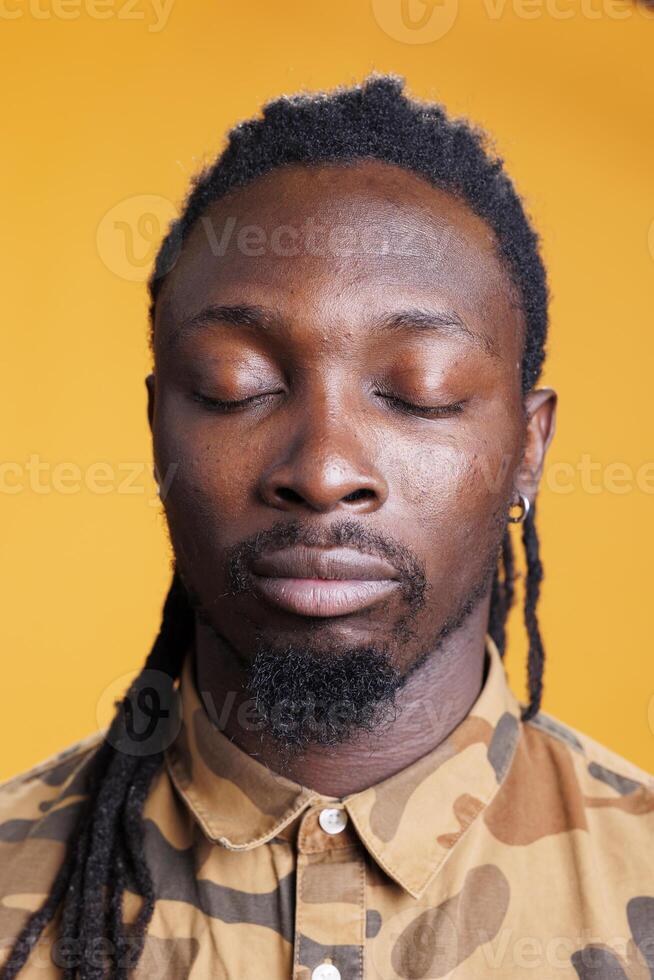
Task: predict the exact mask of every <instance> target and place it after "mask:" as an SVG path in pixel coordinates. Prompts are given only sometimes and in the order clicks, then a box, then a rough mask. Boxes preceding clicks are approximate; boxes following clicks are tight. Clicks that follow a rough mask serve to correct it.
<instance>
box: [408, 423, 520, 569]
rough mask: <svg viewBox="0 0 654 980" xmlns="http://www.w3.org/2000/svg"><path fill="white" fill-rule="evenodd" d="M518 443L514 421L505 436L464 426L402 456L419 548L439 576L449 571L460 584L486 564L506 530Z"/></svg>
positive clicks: (409, 509) (409, 508) (429, 567)
mask: <svg viewBox="0 0 654 980" xmlns="http://www.w3.org/2000/svg"><path fill="white" fill-rule="evenodd" d="M518 445H519V442H518V432H517V430H514V429H513V427H510V426H509V427H507V429H506V430H505V435H504V436H503V438H501V439H499V438H495V439H491V438H488V437H486V436H485V435H484V434H483V432H482V434H481V435H480V433H479V430H476V431H475V432H474V433H473V432H472V431H471V432H469V433H463V432H462V431H461V430H459V432H458V433H457V435H456V437H455V436H452V437H451V439H449V440H447V441H445V440H441V441H439V443H438V444H437V445H434V444H433V443H427V442H425V443H424V444H423V445H422V446H419V447H418V448H417V449H416V448H415V447H414V448H413V450H412V452H411V453H410V454H409V453H407V454H406V455H404V456H403V457H402V460H401V464H400V467H399V468H398V471H397V480H398V483H397V486H398V487H399V488H400V491H399V492H400V496H401V498H402V500H403V501H404V503H405V504H406V507H407V511H410V512H411V514H412V518H411V524H412V526H413V527H414V528H415V530H414V532H413V534H414V535H415V538H414V540H415V546H416V549H419V550H420V552H421V553H422V554H423V556H424V559H425V562H426V565H427V567H428V569H429V572H430V576H431V577H433V578H434V579H439V580H443V578H444V577H448V576H449V577H451V581H452V583H453V584H454V583H455V582H457V581H458V580H459V579H460V580H461V581H463V579H466V580H467V579H468V577H473V576H474V574H475V573H476V571H477V570H478V569H479V568H481V567H482V565H483V564H484V561H485V560H486V558H487V556H488V549H489V548H491V547H494V545H495V543H496V541H497V537H498V534H501V530H502V527H503V515H504V509H505V505H506V503H507V501H508V498H509V496H510V493H511V487H512V481H513V471H514V467H515V465H516V463H517V459H518V456H519V453H518ZM404 518H405V519H406V513H405V515H404ZM400 520H401V518H400ZM476 559H478V561H476Z"/></svg>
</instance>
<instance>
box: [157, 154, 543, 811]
mask: <svg viewBox="0 0 654 980" xmlns="http://www.w3.org/2000/svg"><path fill="white" fill-rule="evenodd" d="M207 217H208V218H209V219H210V222H211V228H212V229H213V236H212V234H211V233H210V234H209V235H208V234H207V226H206V224H204V225H203V224H202V223H198V224H196V226H195V228H194V229H193V231H192V232H191V234H190V237H189V239H188V240H187V242H186V243H185V245H184V247H183V249H182V253H181V255H180V257H179V259H178V261H177V263H176V265H175V266H174V268H173V270H172V271H171V272H170V273H169V275H168V277H167V279H166V281H165V283H164V285H163V287H162V290H161V293H160V295H159V298H158V301H157V305H156V311H155V331H154V337H155V343H154V354H155V364H154V373H153V374H152V375H150V376H149V377H148V379H147V386H148V394H149V420H150V426H151V429H152V434H153V445H154V459H155V469H156V473H157V474H158V479H159V480H160V481H161V483H162V484H163V485H164V486H166V481H167V474H170V473H171V469H170V468H171V466H172V467H175V466H176V469H175V470H174V477H173V478H172V481H171V482H170V485H169V486H168V488H167V491H166V493H165V496H164V506H165V509H166V516H167V520H168V524H169V528H170V533H171V539H172V543H173V548H174V551H175V554H176V558H177V561H178V564H179V566H180V568H181V569H182V571H183V574H184V578H185V581H187V583H188V584H189V586H190V587H191V588H192V590H193V592H194V593H195V594H196V596H197V597H198V598H199V600H200V601H201V603H202V607H203V609H204V611H205V614H206V615H208V616H209V618H210V622H211V626H212V627H213V628H210V627H209V626H208V625H206V624H204V623H202V622H199V623H198V630H197V646H196V680H197V683H198V687H199V689H200V691H201V692H206V693H207V695H208V697H209V699H210V703H211V704H212V705H213V707H215V710H216V711H217V712H218V714H220V712H221V709H222V708H224V707H225V698H226V696H227V694H228V692H233V694H232V695H231V700H230V701H229V705H228V706H231V710H229V712H227V713H226V714H227V719H226V725H225V731H226V734H227V735H228V736H229V737H230V738H232V739H234V741H235V742H236V743H237V744H238V745H239V746H240V747H241V748H243V749H244V750H245V751H246V752H249V753H251V754H253V755H255V756H256V757H257V758H258V759H259V761H261V762H263V763H264V764H266V765H268V766H270V767H271V768H272V769H278V768H279V767H280V765H281V764H280V758H279V753H278V750H277V746H276V745H275V744H274V740H272V739H269V738H266V737H262V735H261V733H260V732H259V731H258V730H251V726H248V725H247V724H244V723H243V716H242V715H241V717H240V719H239V716H238V711H237V708H238V706H239V704H241V703H242V702H244V701H245V700H246V699H247V698H248V694H247V692H246V691H245V690H244V689H243V679H244V675H245V671H246V669H247V666H248V663H249V656H250V651H251V650H252V647H253V643H254V640H255V636H257V635H263V636H264V637H268V638H270V639H271V640H275V641H279V640H280V639H281V640H284V639H288V640H292V641H293V642H296V643H297V642H302V643H304V644H306V646H307V647H309V648H310V649H311V650H312V651H314V652H315V655H316V656H332V657H335V656H338V655H339V650H342V649H344V648H345V647H350V648H351V647H353V646H357V645H365V644H368V643H371V642H385V643H386V644H387V646H388V648H389V650H390V651H391V653H392V657H393V662H394V664H395V665H396V666H397V667H398V669H399V670H400V671H401V672H402V673H406V672H409V675H408V679H407V681H406V683H405V685H404V686H403V687H402V688H401V689H400V691H399V693H398V697H397V704H398V707H399V709H400V710H399V712H398V715H397V718H396V720H395V721H394V722H393V723H392V725H390V726H389V727H387V728H386V729H385V730H384V732H383V737H381V738H380V737H378V736H376V735H371V734H361V735H360V736H357V737H355V738H352V739H351V740H349V741H347V742H345V743H343V744H340V745H337V746H335V747H332V748H329V749H327V748H325V747H322V746H312V747H310V748H309V749H308V750H307V751H306V752H305V753H304V754H303V755H302V756H301V757H299V758H297V759H296V760H294V761H293V762H292V763H291V765H290V766H287V767H286V768H284V775H286V776H290V777H291V778H294V779H296V780H297V781H298V782H300V783H302V784H304V785H305V786H309V787H311V788H314V789H316V790H318V791H319V792H321V793H323V794H325V795H328V796H334V797H343V796H346V795H348V794H349V793H353V792H357V791H359V790H361V789H363V788H365V787H367V786H370V785H373V784H374V783H376V782H378V781H379V780H381V779H384V778H386V777H388V776H390V775H392V774H393V773H395V772H397V771H399V770H401V769H403V768H404V767H406V766H407V765H409V764H410V763H412V762H413V761H415V760H416V759H418V758H420V757H421V756H423V755H424V754H425V753H427V752H429V751H430V750H431V749H433V748H434V747H435V746H437V745H438V744H439V743H440V742H441V741H442V740H443V739H444V738H446V737H447V735H448V734H449V733H450V732H451V731H452V730H453V728H455V727H456V725H457V724H458V723H459V722H460V721H461V720H462V718H463V717H464V716H465V715H466V714H467V712H468V711H469V709H470V707H471V705H472V704H473V702H474V701H475V699H476V698H477V696H478V695H479V691H480V688H481V685H482V681H483V667H484V635H485V632H486V629H487V623H488V612H489V603H490V596H489V595H488V594H486V595H485V596H484V597H483V598H481V600H479V601H478V602H477V604H476V605H475V606H474V608H473V610H472V612H471V613H470V614H469V615H468V616H467V618H466V619H465V620H464V622H463V624H462V625H461V626H460V628H458V629H456V630H455V631H454V632H452V633H450V634H449V635H448V636H446V637H445V639H444V640H443V642H442V643H441V644H440V645H439V646H438V648H437V649H434V651H433V655H432V654H430V651H431V649H432V647H433V646H434V637H435V636H436V635H437V634H438V632H439V630H440V629H441V627H442V626H443V624H444V623H445V622H446V621H447V620H448V617H450V616H452V614H453V612H454V611H455V610H456V609H457V608H458V607H459V606H460V605H461V603H462V602H463V600H464V599H465V597H466V596H467V595H469V593H470V591H471V590H472V589H473V588H474V586H475V585H476V584H477V583H478V581H479V580H480V577H482V576H483V573H484V567H485V562H487V561H488V557H489V555H492V554H493V552H494V549H496V548H497V546H498V544H499V542H500V541H501V535H502V530H503V528H504V527H505V526H506V517H507V515H508V507H509V506H510V504H511V502H512V501H516V500H517V491H521V492H522V493H524V494H525V495H526V496H527V497H528V498H529V500H530V501H531V502H533V501H534V499H535V496H536V493H537V489H538V483H539V480H540V477H541V474H542V470H543V464H544V458H545V452H546V450H547V447H548V445H549V443H550V440H551V438H552V436H553V434H554V423H555V407H556V394H555V392H554V391H553V390H552V389H550V388H538V389H534V390H532V391H530V392H529V393H528V394H527V395H526V397H524V398H523V395H522V391H521V370H520V369H521V351H522V344H523V338H524V320H523V315H522V313H521V310H520V307H519V303H518V300H517V296H516V295H515V291H514V289H513V287H512V285H511V282H510V279H509V276H508V274H507V271H506V269H505V267H504V266H503V264H502V262H501V260H500V258H499V257H498V255H497V250H496V245H495V241H494V237H493V234H492V231H491V230H490V229H489V227H488V226H487V225H486V224H485V222H484V221H482V220H481V219H480V218H478V217H476V216H475V215H474V214H473V213H472V211H471V210H470V209H469V208H468V207H467V206H466V205H465V204H463V203H462V202H460V201H458V200H456V199H455V198H454V197H453V196H451V195H450V194H448V193H445V192H443V191H441V190H438V189H436V188H434V187H432V186H431V185H430V184H428V183H427V182H426V181H425V180H423V179H422V178H420V177H418V176H416V175H413V174H411V173H408V172H406V171H404V170H401V169H399V168H396V167H393V166H390V165H387V164H384V163H382V162H379V161H364V162H358V163H356V164H355V165H353V166H350V167H344V166H339V165H324V166H317V167H304V166H293V167H288V168H286V169H284V170H278V171H275V172H273V173H271V174H268V175H266V176H264V177H261V178H258V179H257V180H255V181H253V182H252V183H250V184H248V185H247V186H245V187H243V188H240V189H237V190H236V191H233V192H231V193H230V195H229V196H228V197H227V198H224V199H223V200H221V201H219V202H217V203H215V204H214V205H212V207H211V208H210V210H209V212H208V214H207ZM230 217H232V218H235V219H236V221H237V224H236V226H235V227H234V232H233V235H232V237H231V240H230V242H229V243H228V244H227V247H223V248H222V253H223V254H215V252H216V248H215V246H216V240H217V239H220V237H221V234H222V232H223V229H224V228H225V227H226V225H225V222H226V221H227V220H228V219H229V218H230ZM307 221H313V222H314V227H315V226H318V227H319V228H320V229H322V232H321V234H322V238H321V239H320V242H321V243H322V245H320V244H319V245H318V247H314V246H312V247H306V244H305V243H306V239H303V238H302V236H301V235H299V236H298V234H297V231H298V230H302V229H306V227H307ZM243 225H256V226H257V227H258V228H260V229H263V236H265V237H263V238H262V237H261V235H262V233H261V232H259V233H252V237H251V238H249V239H245V238H243V237H241V239H240V244H239V241H238V240H237V239H238V231H239V229H240V228H241V227H242V226H243ZM371 225H373V226H375V228H376V229H377V231H379V230H380V229H383V231H384V233H385V237H386V240H388V241H390V242H391V243H394V244H393V245H392V246H391V248H390V250H389V251H387V254H372V253H373V252H374V249H372V250H371V249H370V248H368V249H367V250H366V247H365V243H368V244H369V243H370V241H371V237H370V231H371ZM284 226H291V227H292V228H293V229H295V230H296V234H295V237H293V234H292V233H291V232H289V231H288V229H287V230H286V231H284ZM337 226H347V228H348V229H349V232H347V234H346V233H343V232H337V231H334V229H335V228H336V227H337ZM280 228H281V229H282V230H281V231H280ZM330 231H331V232H332V237H331V238H329V237H328V236H329V233H330ZM275 236H277V237H275ZM337 236H340V237H337ZM344 236H345V237H344ZM409 236H410V237H409ZM212 241H213V245H214V248H213V251H212ZM375 241H377V242H378V241H379V238H376V239H375ZM262 242H263V247H261V246H262ZM244 243H245V247H244ZM357 243H359V245H357ZM361 243H364V244H363V246H361ZM224 244H225V243H224V242H223V246H224ZM257 248H258V249H259V251H260V252H262V254H251V253H252V252H253V250H254V249H257ZM348 248H349V249H350V251H351V252H353V254H343V253H344V252H345V253H347V251H348ZM316 251H318V252H319V253H321V254H314V253H315V252H316ZM339 252H340V254H338V253H339ZM377 252H379V250H377ZM248 253H249V254H248ZM289 253H291V254H289ZM407 253H408V254H407ZM218 306H220V307H222V308H224V307H229V308H231V309H232V312H233V308H235V307H238V308H239V312H237V313H233V315H232V316H230V315H229V314H228V315H227V318H225V315H224V309H223V310H221V311H219V312H217V311H216V310H215V307H218ZM208 308H214V309H213V312H211V313H209V314H206V313H205V315H204V316H203V318H201V320H198V319H197V314H198V313H200V311H203V310H204V311H206V310H207V309H208ZM243 308H247V310H248V311H249V312H248V315H247V316H244V315H243ZM416 311H420V315H419V314H418V313H417V312H416ZM194 317H195V318H196V319H195V323H194V324H193V325H191V324H190V321H191V319H192V318H194ZM393 318H394V319H393ZM230 319H231V320H232V321H234V322H228V321H229V320H230ZM391 320H392V321H393V326H392V328H391V327H389V326H388V324H389V322H390V321H391ZM236 321H238V322H236ZM382 321H384V322H385V323H386V326H385V327H382V326H380V324H381V322H382ZM198 396H200V399H199V400H198ZM255 396H262V397H261V398H260V399H259V400H258V401H250V402H245V403H244V404H242V405H241V406H237V407H236V408H235V409H233V410H231V411H227V412H225V411H223V410H221V409H216V407H212V406H211V405H210V403H209V402H208V401H207V399H214V400H216V399H218V400H220V401H236V400H243V399H247V398H253V397H255ZM398 399H399V401H398ZM346 517H347V518H350V519H352V520H354V521H356V522H357V523H359V524H361V525H362V526H364V527H366V528H370V529H372V530H374V531H375V532H376V533H377V534H379V535H381V536H383V538H384V539H385V540H388V541H389V542H395V543H397V544H398V545H399V546H401V547H402V548H403V549H405V550H406V551H407V552H408V553H410V554H411V555H412V556H414V558H415V559H416V561H417V562H418V563H419V565H420V567H421V568H423V569H424V573H425V576H426V580H427V586H428V587H427V590H426V594H425V601H424V603H423V605H422V607H421V608H420V609H419V610H418V611H417V613H416V614H415V616H414V617H413V618H412V622H411V636H410V638H408V639H407V638H406V637H405V638H404V639H403V640H402V641H400V640H398V639H397V638H396V637H395V636H394V632H393V630H394V627H395V626H396V624H397V622H398V620H399V619H400V618H401V616H402V615H403V614H406V604H405V603H404V600H403V598H402V595H401V590H400V589H397V590H395V591H393V592H392V593H391V595H390V596H387V597H386V598H384V599H383V601H380V602H378V603H376V604H373V605H371V606H369V607H368V608H366V609H363V610H359V611H357V612H354V613H350V614H345V615H332V616H325V617H318V616H301V615H297V614H294V613H292V612H289V611H285V610H283V609H279V608H277V607H273V606H270V605H269V604H267V603H266V602H265V601H262V600H261V599H260V598H259V597H258V596H256V595H253V594H244V595H243V594H241V595H236V596H234V595H230V594H229V591H230V588H229V582H228V579H227V575H226V569H225V554H226V550H227V549H229V548H230V547H232V546H233V545H235V544H238V543H239V542H241V541H243V540H244V539H246V538H249V537H250V536H251V535H252V534H254V533H255V532H257V531H265V530H267V529H269V528H270V527H271V526H272V525H273V524H275V523H276V522H279V521H291V520H292V521H300V522H301V523H302V524H303V525H311V526H313V527H320V528H328V527H329V525H331V524H333V523H334V522H337V521H339V520H341V519H343V518H346ZM216 631H217V632H218V634H219V635H216ZM425 654H428V655H426V656H425ZM419 659H422V660H424V662H422V663H421V665H420V666H419V667H418V669H416V670H414V671H413V672H410V670H411V667H412V666H413V665H414V664H415V663H416V662H417V661H418V660H419Z"/></svg>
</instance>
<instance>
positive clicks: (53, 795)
mask: <svg viewBox="0 0 654 980" xmlns="http://www.w3.org/2000/svg"><path fill="white" fill-rule="evenodd" d="M104 735H105V731H104V730H100V731H97V732H93V733H92V734H91V735H87V736H86V737H85V738H83V739H80V740H79V741H77V742H74V743H73V744H71V745H68V746H67V747H65V748H63V749H60V750H59V751H58V752H55V753H53V754H52V755H50V756H48V757H47V758H45V759H42V760H41V761H40V762H38V763H36V765H34V766H32V767H31V768H30V769H27V770H25V771H24V772H21V773H18V775H16V776H13V777H12V778H11V779H7V780H5V781H4V782H2V783H0V848H3V849H4V847H5V845H16V844H19V843H21V842H26V841H32V842H34V841H36V840H39V839H43V838H49V839H51V840H63V839H64V837H65V836H66V828H67V827H68V826H69V825H71V824H72V817H73V815H74V811H75V812H76V811H77V809H78V808H79V804H80V802H81V800H82V799H83V798H84V796H85V795H86V789H87V786H86V775H87V771H88V763H89V762H90V760H91V759H92V757H93V756H94V754H95V753H96V752H97V750H98V748H99V746H100V745H101V743H102V741H103V738H104ZM9 850H10V851H11V850H12V848H11V847H10V848H9ZM0 863H2V862H0ZM5 866H6V865H5Z"/></svg>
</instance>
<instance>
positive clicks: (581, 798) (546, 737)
mask: <svg viewBox="0 0 654 980" xmlns="http://www.w3.org/2000/svg"><path fill="white" fill-rule="evenodd" d="M523 732H524V738H523V739H522V743H523V744H522V746H521V752H520V755H521V763H519V768H521V770H522V774H523V778H525V781H528V783H529V785H530V787H531V792H532V793H533V794H534V796H535V797H536V798H537V799H538V800H539V801H540V806H541V807H542V809H543V811H545V812H547V813H549V815H550V818H551V819H553V823H554V825H556V826H557V827H559V828H560V829H565V830H571V829H573V828H576V829H577V830H581V831H582V832H584V836H585V833H586V832H587V834H588V835H589V839H590V840H592V841H593V842H594V844H595V845H596V850H597V852H598V853H602V852H606V851H607V849H611V850H612V851H614V852H615V850H616V848H619V849H622V853H623V854H624V856H625V858H626V855H627V853H630V854H631V855H633V857H634V859H638V860H642V858H641V857H639V855H640V854H641V852H642V850H643V848H644V849H645V850H646V851H649V853H650V854H651V855H652V856H653V857H652V863H654V847H653V846H652V845H653V844H654V776H652V775H651V773H649V772H647V771H646V770H645V769H642V768H640V767H639V766H637V765H635V763H633V762H631V761H630V760H629V759H626V758H625V757H624V756H622V755H620V754H619V753H618V752H615V751H614V750H613V749H610V748H609V747H608V746H606V745H604V744H602V743H601V742H599V741H598V740H597V739H595V738H592V737H591V736H590V735H587V734H586V733H585V732H582V731H580V730H579V729H577V728H573V727H572V726H571V725H568V724H566V723H564V722H562V721H561V720H560V719H558V718H556V717H554V716H553V715H550V714H548V713H546V712H539V714H538V715H536V716H534V718H532V719H531V720H530V721H528V722H526V724H525V725H524V726H523ZM527 772H530V773H531V775H530V777H529V779H528V780H526V774H527ZM647 863H650V862H649V861H648V862H647ZM650 868H651V864H650Z"/></svg>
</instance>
